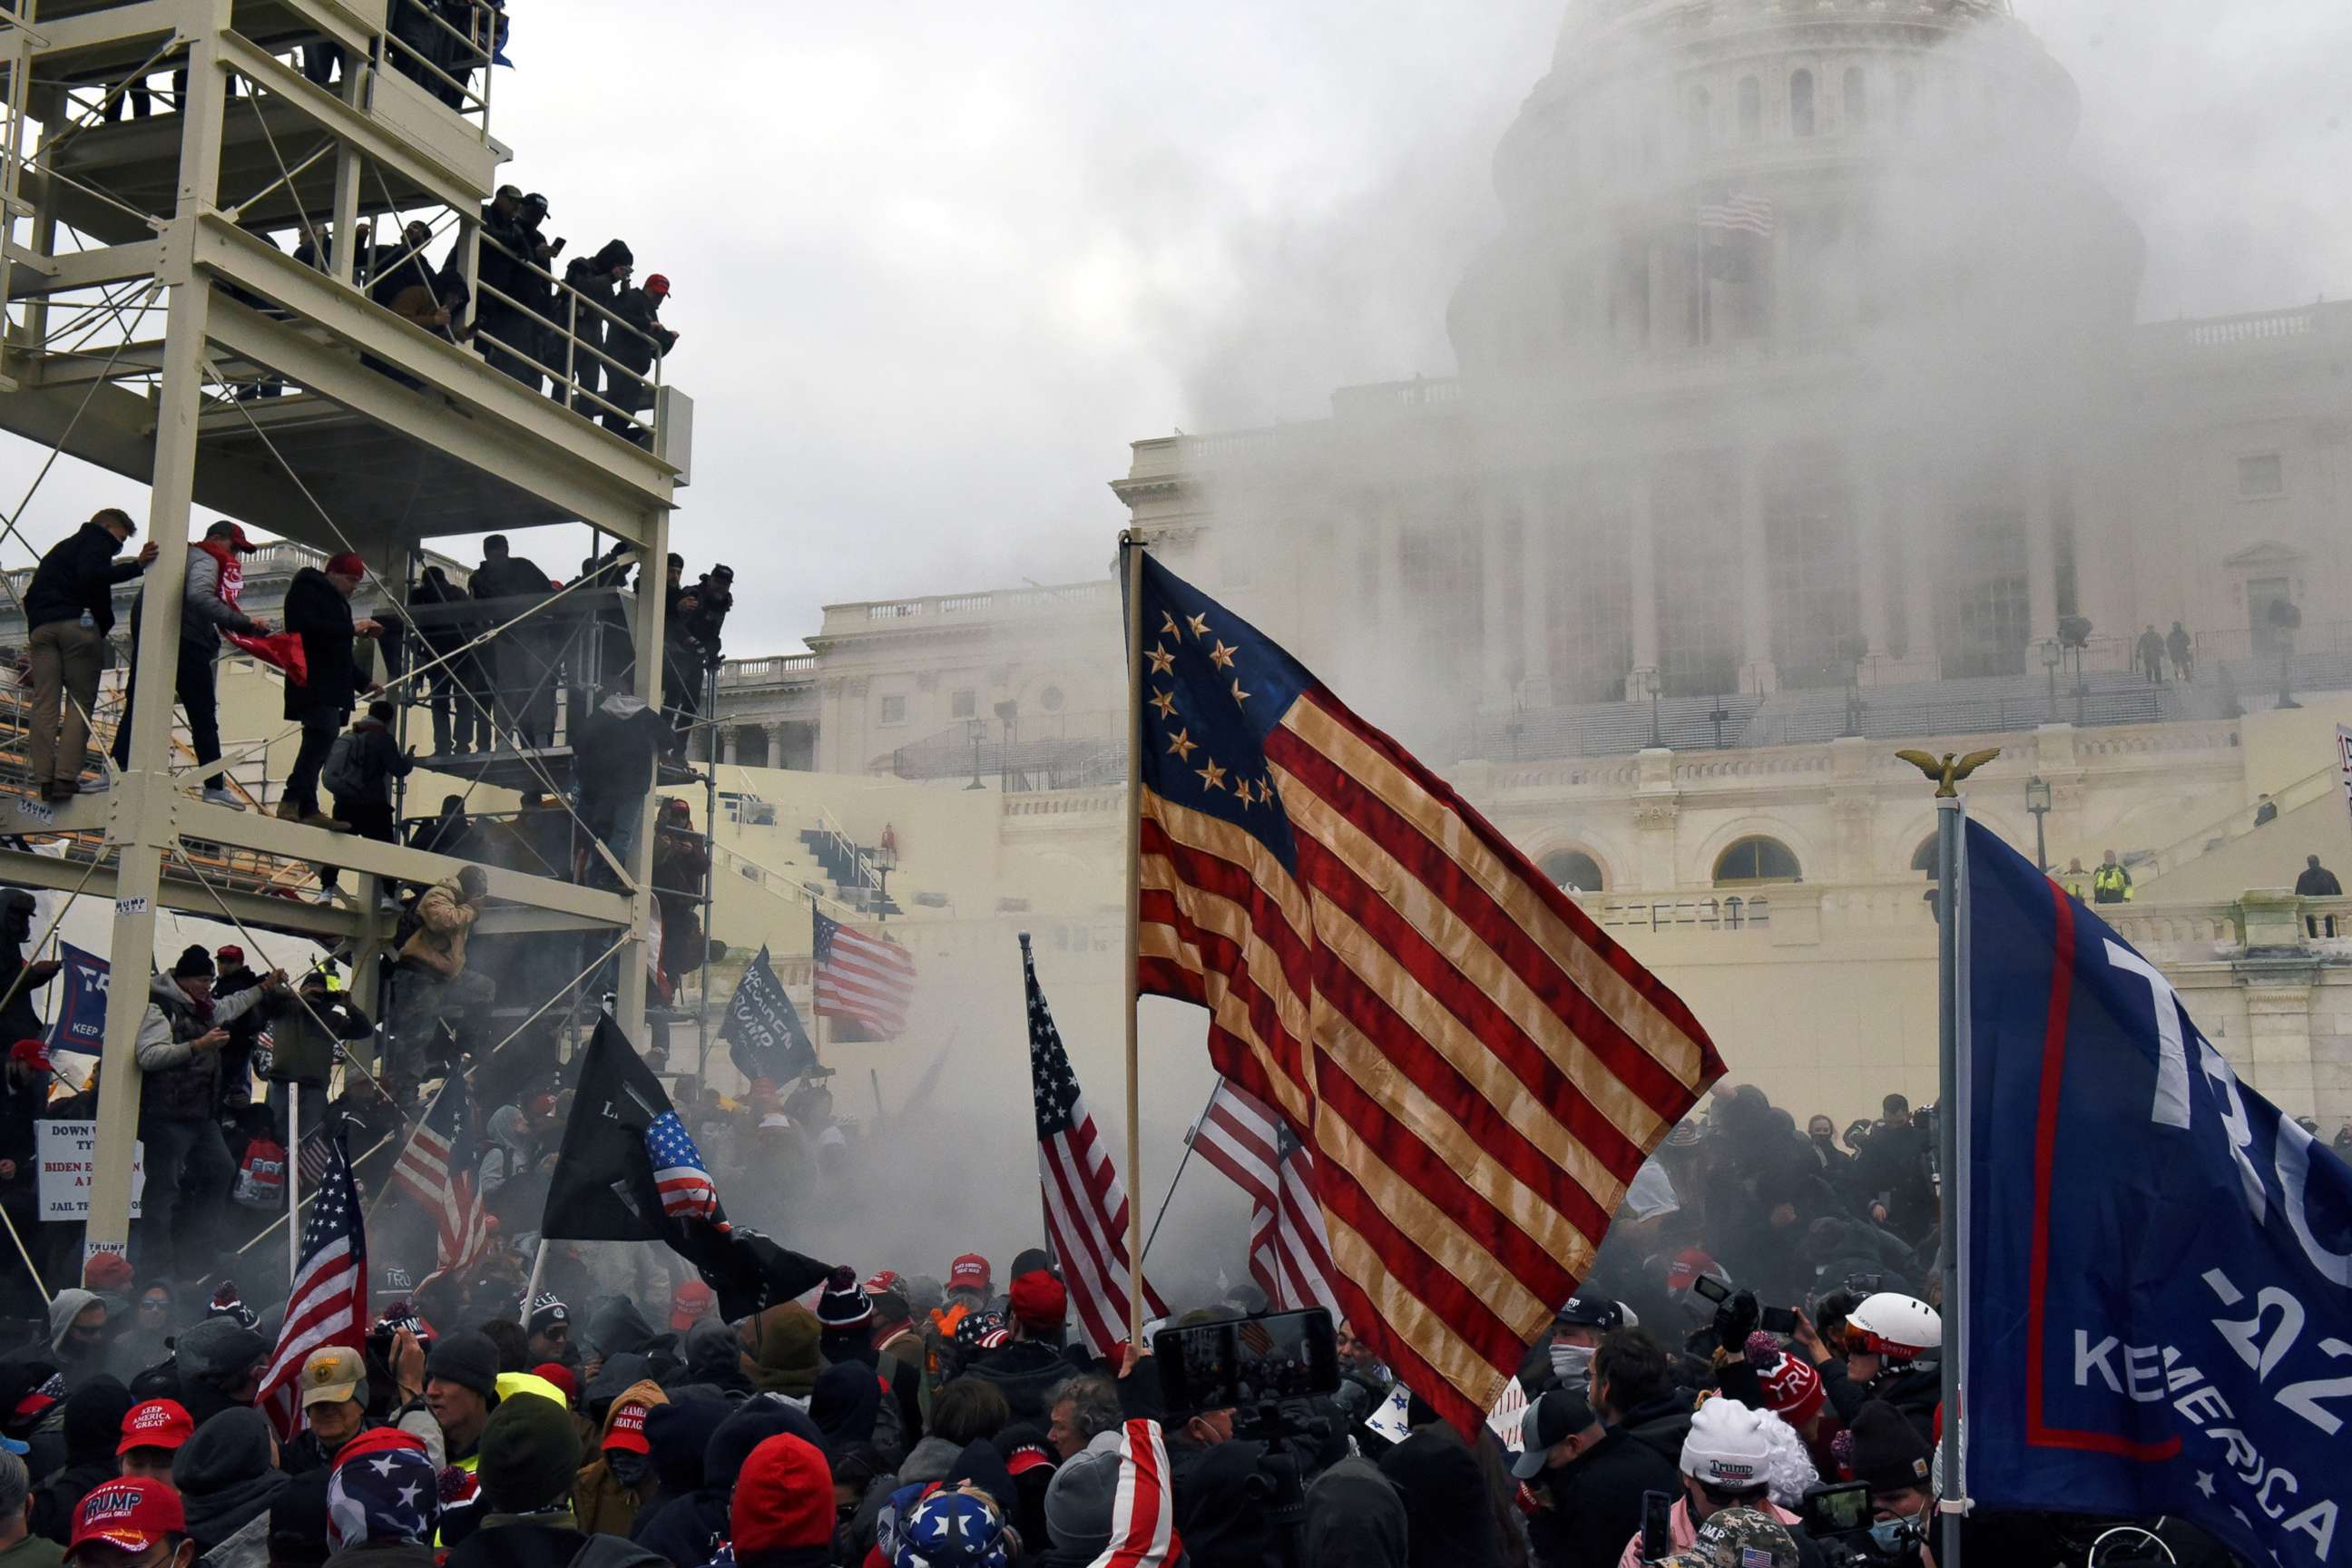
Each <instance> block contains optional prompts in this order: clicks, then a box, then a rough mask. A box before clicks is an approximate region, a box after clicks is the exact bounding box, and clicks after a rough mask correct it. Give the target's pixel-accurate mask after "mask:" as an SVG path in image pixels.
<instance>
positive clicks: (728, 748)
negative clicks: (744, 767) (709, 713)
mask: <svg viewBox="0 0 2352 1568" xmlns="http://www.w3.org/2000/svg"><path fill="white" fill-rule="evenodd" d="M742 751H743V731H741V729H740V728H739V727H737V726H736V725H733V724H728V725H725V726H723V727H721V729H720V730H719V761H720V762H722V763H726V764H727V765H728V766H729V767H730V768H731V767H737V766H740V757H741V754H742Z"/></svg>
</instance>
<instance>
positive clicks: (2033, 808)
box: [2025, 644, 2058, 876]
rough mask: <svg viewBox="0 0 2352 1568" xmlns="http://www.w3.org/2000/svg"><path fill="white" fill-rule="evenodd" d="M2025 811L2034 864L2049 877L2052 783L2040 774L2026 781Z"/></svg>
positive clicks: (2053, 672)
mask: <svg viewBox="0 0 2352 1568" xmlns="http://www.w3.org/2000/svg"><path fill="white" fill-rule="evenodd" d="M2043 646H2045V647H2050V646H2054V645H2050V644H2045V645H2043ZM2050 668H2051V679H2052V680H2053V681H2055V680H2056V679H2057V668H2058V667H2057V666H2056V665H2055V664H2053V665H2052V666H2051V667H2050ZM2051 700H2052V701H2053V702H2055V701H2056V700H2057V688H2056V687H2055V686H2054V685H2053V687H2052V688H2051ZM2025 809H2026V810H2028V811H2030V812H2032V814H2033V863H2034V865H2035V866H2037V867H2039V868H2041V870H2042V874H2043V875H2044V876H2047V875H2048V874H2049V871H2050V845H2049V840H2048V839H2047V838H2046V837H2044V836H2043V834H2042V818H2043V817H2045V816H2049V815H2050V781H2049V780H2047V779H2045V778H2043V777H2042V775H2041V774H2040V773H2036V774H2034V775H2033V776H2032V778H2031V779H2029V780H2027V781H2026V784H2025Z"/></svg>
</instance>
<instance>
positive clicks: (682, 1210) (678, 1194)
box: [646, 1108, 719, 1219]
mask: <svg viewBox="0 0 2352 1568" xmlns="http://www.w3.org/2000/svg"><path fill="white" fill-rule="evenodd" d="M646 1152H648V1153H650V1154H651V1155H652V1156H653V1161H654V1187H655V1189H656V1191H658V1192H659V1193H660V1194H661V1205H662V1213H663V1214H665V1215H667V1216H669V1217H670V1218H671V1219H709V1218H711V1217H713V1216H714V1215H717V1214H718V1213H719V1185H718V1184H717V1183H715V1182H713V1181H712V1180H711V1179H710V1173H709V1171H707V1170H705V1169H703V1165H702V1155H701V1153H700V1152H698V1150H697V1149H696V1148H695V1146H694V1139H693V1138H692V1137H691V1136H690V1135H689V1134H688V1132H687V1131H686V1123H685V1122H683V1121H679V1120H678V1119H677V1111H675V1110H668V1109H667V1108H665V1109H664V1110H663V1111H662V1113H661V1114H660V1115H659V1116H656V1117H655V1118H654V1120H653V1121H652V1122H651V1123H650V1124H649V1125H648V1126H647V1127H646Z"/></svg>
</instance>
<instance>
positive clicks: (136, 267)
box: [8, 239, 163, 310]
mask: <svg viewBox="0 0 2352 1568" xmlns="http://www.w3.org/2000/svg"><path fill="white" fill-rule="evenodd" d="M8 261H9V267H8V298H10V299H11V300H29V299H32V298H34V297H36V296H37V295H42V294H62V293H64V292H65V291H66V290H67V289H94V288H97V287H99V286H100V285H102V284H107V283H128V282H130V281H131V279H135V278H152V277H154V276H155V274H156V273H157V272H158V271H159V270H161V269H162V268H163V241H162V240H160V239H138V240H132V241H131V242H130V243H129V244H127V245H107V246H101V247H99V248H98V249H96V250H73V251H68V252H67V253H66V254H64V255H63V256H43V255H39V254H37V253H36V252H33V251H30V250H26V248H24V247H22V246H17V245H11V246H10V247H8ZM58 309H59V310H71V309H73V307H72V306H70V305H60V306H59V307H58ZM122 309H124V310H137V309H138V306H137V305H136V304H129V305H125V306H123V307H122Z"/></svg>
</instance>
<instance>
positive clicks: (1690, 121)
mask: <svg viewBox="0 0 2352 1568" xmlns="http://www.w3.org/2000/svg"><path fill="white" fill-rule="evenodd" d="M1685 122H1686V128H1685V132H1684V133H1685V135H1686V136H1687V137H1688V138H1689V140H1690V150H1691V151H1692V152H1694V153H1704V152H1706V150H1707V147H1708V145H1709V144H1710V143H1712V142H1714V141H1715V99H1714V97H1713V96H1712V95H1711V94H1710V93H1708V91H1707V90H1706V89H1705V88H1703V87H1695V88H1693V89H1691V90H1690V106H1689V109H1688V111H1687V112H1686V114H1685Z"/></svg>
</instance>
